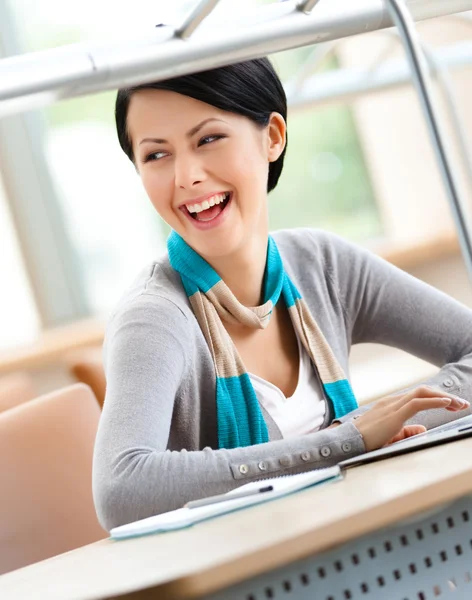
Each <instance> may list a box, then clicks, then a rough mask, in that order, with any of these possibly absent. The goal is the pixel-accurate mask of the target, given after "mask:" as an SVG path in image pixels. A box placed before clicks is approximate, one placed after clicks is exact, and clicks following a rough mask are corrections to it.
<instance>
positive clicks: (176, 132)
mask: <svg viewBox="0 0 472 600" xmlns="http://www.w3.org/2000/svg"><path fill="white" fill-rule="evenodd" d="M128 133H129V136H130V139H131V142H132V147H133V153H134V158H135V164H136V168H137V170H138V172H139V174H140V176H141V179H142V182H143V185H144V188H145V189H146V192H147V194H148V196H149V198H150V200H151V202H152V204H153V205H154V207H155V209H156V210H157V212H158V213H159V214H160V216H161V217H162V218H163V219H164V220H165V221H166V222H167V223H168V224H169V225H170V227H172V229H175V231H177V233H179V234H180V235H181V236H182V237H183V239H184V240H185V241H186V242H187V243H188V244H189V245H190V246H191V247H192V248H194V249H195V250H196V251H197V252H198V253H199V254H201V255H202V256H204V257H207V258H208V259H211V258H212V257H213V258H216V257H223V256H227V255H229V254H231V253H233V252H235V251H237V250H238V249H240V248H241V247H242V246H243V245H244V244H246V243H247V242H250V240H251V238H252V237H254V236H267V231H268V222H267V177H268V169H269V162H271V161H274V160H276V159H277V158H278V157H279V156H280V154H281V152H282V150H283V147H284V144H285V122H284V120H283V118H282V117H281V116H280V115H279V114H278V113H273V114H272V116H271V120H270V122H269V124H268V126H267V127H264V128H262V127H260V126H258V125H257V124H256V123H254V122H253V121H251V120H250V119H247V118H246V117H243V116H241V115H237V114H234V113H230V112H227V111H223V110H220V109H218V108H215V107H214V106H211V105H210V104H206V103H204V102H200V101H198V100H194V99H193V98H189V97H187V96H183V95H181V94H177V93H175V92H170V91H165V90H140V91H138V92H136V93H135V94H134V95H133V96H132V98H131V102H130V106H129V109H128ZM250 246H251V244H249V247H250Z"/></svg>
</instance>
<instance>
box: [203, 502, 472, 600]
mask: <svg viewBox="0 0 472 600" xmlns="http://www.w3.org/2000/svg"><path fill="white" fill-rule="evenodd" d="M271 598H274V599H285V600H292V599H294V598H297V599H300V600H437V599H440V600H448V599H451V600H472V497H465V498H462V499H461V500H459V501H456V502H454V503H453V504H450V505H448V506H446V507H441V508H440V509H438V510H436V511H435V512H433V513H431V512H429V513H428V514H423V515H421V516H420V517H418V518H416V519H414V520H409V521H408V522H403V523H402V524H399V525H397V526H395V527H393V528H389V529H386V530H382V531H377V532H375V533H374V534H371V535H368V536H365V537H362V538H359V539H357V540H354V541H352V542H350V543H348V544H345V545H343V546H341V547H339V548H337V549H336V550H333V551H330V552H327V553H324V554H319V555H317V556H315V557H312V558H308V559H304V560H301V561H298V562H296V563H293V564H292V565H289V566H287V567H283V568H282V569H279V570H277V571H273V572H271V573H268V574H265V575H262V576H259V577H256V578H254V579H251V580H248V581H246V582H243V583H241V584H239V585H237V586H234V587H232V588H230V589H227V590H224V591H222V592H219V593H217V594H213V595H211V596H208V597H207V599H208V600H268V599H271Z"/></svg>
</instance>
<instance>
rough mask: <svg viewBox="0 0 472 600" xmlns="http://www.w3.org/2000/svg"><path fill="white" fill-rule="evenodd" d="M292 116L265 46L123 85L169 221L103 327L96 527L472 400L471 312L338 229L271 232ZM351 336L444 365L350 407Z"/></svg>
mask: <svg viewBox="0 0 472 600" xmlns="http://www.w3.org/2000/svg"><path fill="white" fill-rule="evenodd" d="M286 116H287V106H286V98H285V94H284V91H283V88H282V85H281V83H280V81H279V79H278V77H277V75H276V73H275V72H274V70H273V68H272V66H271V64H270V62H269V61H268V60H267V59H259V60H252V61H248V62H245V63H241V64H237V65H232V66H227V67H223V68H218V69H214V70H212V71H206V72H203V73H197V74H194V75H187V76H182V77H178V78H175V79H171V80H167V81H160V82H157V83H155V84H147V85H142V86H138V87H133V88H129V89H123V90H120V91H119V92H118V97H117V101H116V123H117V128H118V137H119V141H120V144H121V147H122V148H123V150H124V151H125V153H126V154H127V155H128V157H129V158H130V160H131V161H133V163H134V165H135V167H136V170H137V172H138V174H139V175H140V177H141V180H142V182H143V185H144V188H145V189H146V192H147V194H148V196H149V199H150V200H151V202H152V204H153V205H154V207H155V209H156V211H157V212H158V213H159V215H160V216H161V217H162V218H163V219H164V220H165V221H166V222H167V223H168V224H169V225H170V227H171V228H172V233H171V234H170V236H169V239H168V244H167V247H168V252H167V254H166V255H165V256H164V257H163V258H162V259H160V260H158V261H156V262H155V263H153V264H152V265H151V266H150V267H148V268H147V269H146V270H145V271H143V272H142V274H141V275H140V276H139V277H138V278H137V280H136V281H135V283H134V285H133V286H132V287H131V289H130V290H129V291H128V292H127V293H126V294H125V295H124V297H123V298H122V299H121V301H120V303H119V305H118V307H117V308H116V310H115V311H114V313H113V314H112V316H111V318H110V321H109V324H108V327H107V333H106V338H105V369H106V377H107V394H106V400H105V404H104V408H103V414H102V418H101V422H100V426H99V431H98V436H97V442H96V448H95V457H94V476H93V477H94V481H93V485H94V497H95V503H96V507H97V512H98V515H99V518H100V520H101V523H102V524H103V525H104V527H106V528H107V529H110V528H112V527H114V526H118V525H121V524H124V523H127V522H130V521H134V520H137V519H142V518H145V517H148V516H150V515H154V514H158V513H160V512H164V511H168V510H171V509H175V508H178V507H180V506H182V505H183V504H184V503H185V502H187V501H189V500H192V499H196V498H201V497H204V496H210V495H213V494H219V493H222V492H226V491H229V490H230V489H232V488H235V487H237V486H239V485H241V484H243V483H245V482H247V481H248V480H249V481H250V480H251V479H253V478H262V477H267V476H269V477H270V476H272V477H273V476H275V475H282V474H286V473H296V472H300V471H304V470H308V469H314V468H319V467H326V466H329V465H332V464H335V463H336V462H338V461H340V460H343V459H345V458H349V457H350V456H354V455H356V454H360V453H362V452H365V451H366V450H372V449H375V448H379V447H381V446H383V445H385V444H386V443H389V442H391V441H392V440H393V439H401V438H403V437H407V436H409V435H414V434H416V433H418V432H420V431H424V429H425V426H426V427H427V428H428V427H432V426H435V425H438V424H440V423H443V422H445V421H447V420H450V419H454V418H457V417H458V416H463V415H465V414H467V412H470V408H469V404H468V402H467V401H466V400H465V399H466V398H470V397H471V396H472V354H471V353H472V336H471V334H470V332H471V331H472V311H470V310H469V309H467V308H465V307H464V306H462V305H461V304H459V303H457V302H456V301H454V300H452V299H451V298H449V297H447V296H445V295H444V294H442V293H440V292H439V291H437V290H435V289H433V288H431V287H429V286H427V285H426V284H424V283H422V282H420V281H418V280H416V279H414V278H412V277H411V276H409V275H407V274H406V273H403V272H402V271H400V270H398V269H396V268H395V267H393V266H391V265H389V264H387V263H386V262H384V261H382V260H381V259H379V258H377V257H376V256H374V255H372V254H370V253H369V252H367V251H365V250H363V249H361V248H359V247H356V246H354V245H352V244H350V243H347V242H346V241H344V240H342V239H340V238H338V237H336V236H334V235H331V234H328V233H325V232H323V231H319V230H311V229H298V230H290V231H279V232H277V233H274V234H273V235H269V231H268V208H269V207H268V192H270V191H271V190H273V189H274V188H275V186H276V185H277V181H278V179H279V176H280V174H281V172H282V166H283V160H284V154H285V150H286ZM313 201H314V202H316V199H315V198H314V199H313ZM289 202H290V199H287V203H288V204H289ZM361 342H377V343H383V344H388V345H389V346H395V347H397V348H401V349H403V350H406V351H407V352H410V353H412V354H414V355H416V356H419V357H421V358H423V359H425V360H428V361H430V362H432V363H434V364H436V365H438V366H439V367H441V369H440V371H439V373H438V374H437V375H436V376H435V377H434V378H432V379H431V380H429V381H428V382H425V384H424V385H422V386H420V387H418V388H416V389H414V390H410V391H408V392H403V393H400V394H398V395H396V396H391V397H388V398H384V399H382V400H380V401H379V402H377V403H375V404H374V405H373V406H372V407H363V408H361V409H359V410H357V411H356V409H357V402H356V399H355V397H354V394H353V392H352V389H351V386H350V384H349V379H348V356H349V350H350V347H351V345H353V344H357V343H361ZM451 382H452V383H453V385H451ZM446 386H447V387H446ZM461 398H462V399H463V400H461ZM422 411H424V412H422ZM459 411H461V412H459ZM419 412H421V414H419V415H417V413H419Z"/></svg>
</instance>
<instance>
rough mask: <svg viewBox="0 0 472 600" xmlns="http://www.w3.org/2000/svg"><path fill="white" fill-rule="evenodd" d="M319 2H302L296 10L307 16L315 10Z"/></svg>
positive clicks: (311, 0)
mask: <svg viewBox="0 0 472 600" xmlns="http://www.w3.org/2000/svg"><path fill="white" fill-rule="evenodd" d="M319 1H320V0H302V2H300V4H299V5H298V6H297V8H298V10H301V11H302V12H304V13H306V14H308V13H310V12H311V11H312V10H313V9H314V8H315V6H316V5H317V4H318V2H319Z"/></svg>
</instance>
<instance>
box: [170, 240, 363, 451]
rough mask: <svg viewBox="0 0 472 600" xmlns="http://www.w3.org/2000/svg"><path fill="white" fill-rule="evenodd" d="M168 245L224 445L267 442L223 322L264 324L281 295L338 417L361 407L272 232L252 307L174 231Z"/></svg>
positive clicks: (247, 380) (250, 389)
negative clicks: (212, 381)
mask: <svg viewBox="0 0 472 600" xmlns="http://www.w3.org/2000/svg"><path fill="white" fill-rule="evenodd" d="M167 249H168V252H169V260H170V264H171V265H172V267H173V268H174V269H175V270H176V271H177V272H178V273H179V274H180V277H181V279H182V284H183V286H184V289H185V292H186V293H187V296H188V298H189V300H190V305H191V307H192V309H193V312H194V314H195V317H196V319H197V321H198V323H199V325H200V328H201V329H202V332H203V334H204V336H205V339H206V341H207V343H208V347H209V348H210V351H211V354H212V357H213V361H214V364H215V370H216V409H217V425H218V445H219V447H220V448H238V447H241V446H250V445H253V444H261V443H263V442H267V441H269V435H268V431H267V426H266V423H265V421H264V417H263V416H262V412H261V409H260V406H259V402H258V400H257V397H256V394H255V392H254V389H253V387H252V384H251V380H250V378H249V376H248V374H247V372H246V369H245V368H244V364H243V362H242V360H241V358H240V356H239V354H238V352H237V350H236V347H235V346H234V344H233V342H232V340H231V338H230V336H229V334H228V333H227V331H226V329H225V327H224V326H223V323H222V321H225V322H227V323H231V324H235V323H241V324H243V325H245V326H247V327H253V328H260V329H264V328H266V327H267V325H268V324H269V320H270V317H271V314H272V311H273V309H274V307H275V305H276V304H277V302H278V300H279V298H280V296H282V298H283V300H284V302H285V304H286V305H287V308H288V311H289V314H290V317H291V319H292V323H293V326H294V328H295V332H296V334H297V336H298V338H299V339H300V341H301V342H302V344H303V346H304V348H305V349H306V351H307V352H308V354H309V356H310V359H311V361H312V363H313V364H314V365H316V368H317V370H318V373H319V375H320V378H321V382H322V384H323V389H324V392H325V394H326V397H327V398H328V399H329V400H330V401H331V402H332V405H333V409H334V414H335V417H337V418H338V417H341V416H342V415H345V414H346V413H348V412H350V411H352V410H354V409H355V408H357V402H356V399H355V397H354V394H353V392H352V389H351V386H350V384H349V381H348V380H347V379H346V376H345V374H344V371H343V370H342V368H341V366H340V365H339V363H338V361H337V360H336V358H335V356H334V354H333V351H332V350H331V348H330V346H329V344H328V342H327V341H326V338H325V337H324V335H323V333H322V332H321V330H320V328H319V327H318V324H317V323H316V321H315V319H314V318H313V317H312V315H311V314H310V312H309V310H308V307H307V305H306V303H305V301H304V300H303V298H302V297H301V295H300V293H299V292H298V290H297V288H296V287H295V285H294V284H293V283H292V281H291V280H290V278H289V276H288V275H287V273H286V272H285V270H284V267H283V263H282V259H281V256H280V254H279V251H278V248H277V245H276V243H275V241H274V239H273V238H272V237H271V236H269V242H268V248H267V263H266V270H265V275H264V303H263V304H262V305H261V306H256V307H252V308H248V307H246V306H244V305H242V304H241V303H240V302H239V301H238V300H237V299H236V297H235V296H234V294H233V293H232V292H231V290H230V289H229V288H228V286H227V285H226V284H225V283H224V282H223V280H222V279H221V277H220V276H219V275H218V273H216V271H215V270H214V269H213V268H212V267H211V266H210V265H209V264H208V263H207V262H206V261H205V260H204V259H203V258H202V257H201V256H200V255H199V254H197V253H196V252H195V251H194V250H193V249H192V248H191V247H190V246H189V245H188V244H187V243H186V242H185V241H184V240H183V239H182V238H181V237H180V236H179V235H178V234H177V233H176V232H175V231H172V233H171V234H170V236H169V238H168V240H167Z"/></svg>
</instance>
